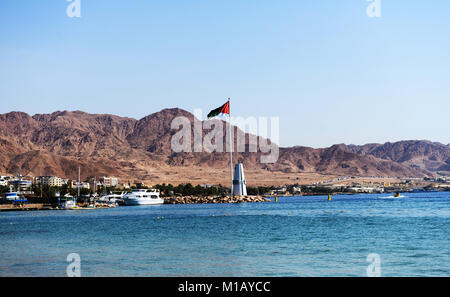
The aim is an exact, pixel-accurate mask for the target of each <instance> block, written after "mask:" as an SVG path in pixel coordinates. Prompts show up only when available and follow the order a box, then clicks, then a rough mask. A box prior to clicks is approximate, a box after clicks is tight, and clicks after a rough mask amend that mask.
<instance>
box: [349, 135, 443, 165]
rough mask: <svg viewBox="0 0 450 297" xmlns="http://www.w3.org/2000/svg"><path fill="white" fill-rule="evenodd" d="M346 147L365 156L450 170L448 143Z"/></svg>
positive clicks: (399, 143) (410, 142) (398, 143)
mask: <svg viewBox="0 0 450 297" xmlns="http://www.w3.org/2000/svg"><path fill="white" fill-rule="evenodd" d="M346 149H347V150H349V151H351V152H354V153H357V154H359V155H363V156H368V155H371V156H374V157H376V158H380V159H383V160H390V161H395V162H397V163H400V164H404V165H408V166H410V167H416V168H421V169H426V170H429V171H439V172H450V150H449V146H448V145H444V144H442V143H438V142H431V141H426V140H421V141H420V140H410V141H399V142H395V143H390V142H387V143H385V144H366V145H362V146H356V145H349V146H346Z"/></svg>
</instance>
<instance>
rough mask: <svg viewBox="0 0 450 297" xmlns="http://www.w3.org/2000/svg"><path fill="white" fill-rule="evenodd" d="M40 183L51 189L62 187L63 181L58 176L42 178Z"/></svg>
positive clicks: (39, 178)
mask: <svg viewBox="0 0 450 297" xmlns="http://www.w3.org/2000/svg"><path fill="white" fill-rule="evenodd" d="M38 183H39V184H41V185H46V186H49V187H61V186H62V185H63V181H62V179H61V178H59V177H57V176H40V177H38Z"/></svg>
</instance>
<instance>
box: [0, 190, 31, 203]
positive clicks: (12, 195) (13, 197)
mask: <svg viewBox="0 0 450 297" xmlns="http://www.w3.org/2000/svg"><path fill="white" fill-rule="evenodd" d="M5 199H6V200H9V201H13V202H27V199H26V198H24V197H22V196H20V194H19V193H18V192H13V190H12V186H10V187H9V192H8V193H5Z"/></svg>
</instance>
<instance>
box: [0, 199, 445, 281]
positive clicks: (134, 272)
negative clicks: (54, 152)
mask: <svg viewBox="0 0 450 297" xmlns="http://www.w3.org/2000/svg"><path fill="white" fill-rule="evenodd" d="M403 195H404V196H406V197H404V198H400V199H389V198H386V197H388V196H390V194H376V195H340V196H334V197H333V200H332V201H327V197H325V196H319V197H293V198H292V197H289V198H279V199H278V203H255V204H240V205H235V204H233V205H232V204H208V205H206V204H204V205H161V206H136V207H119V208H116V209H106V210H77V211H41V212H14V213H12V212H10V213H0V249H1V250H0V251H1V252H0V253H1V254H0V276H66V267H67V265H68V264H69V263H68V262H67V261H66V257H67V255H68V254H70V253H78V254H79V255H80V257H81V275H82V276H366V268H367V266H368V265H369V264H370V263H369V262H367V256H368V255H369V254H371V253H377V254H379V255H380V258H381V273H382V275H383V276H450V262H449V256H450V242H449V227H450V209H449V203H450V193H449V192H441V193H414V194H412V193H411V194H403Z"/></svg>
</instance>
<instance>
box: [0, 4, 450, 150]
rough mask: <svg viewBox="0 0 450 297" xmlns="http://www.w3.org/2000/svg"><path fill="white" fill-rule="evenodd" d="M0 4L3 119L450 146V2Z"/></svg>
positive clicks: (315, 143)
mask: <svg viewBox="0 0 450 297" xmlns="http://www.w3.org/2000/svg"><path fill="white" fill-rule="evenodd" d="M381 3H382V10H381V13H382V15H381V18H369V17H368V16H367V14H366V8H367V6H368V5H369V4H370V3H369V2H367V1H366V0H339V1H337V0H282V1H275V0H271V1H267V0H227V1H224V0H222V1H218V0H189V1H188V0H183V1H181V0H159V1H153V0H146V1H143V0H141V1H139V0H121V1H118V0H81V18H69V17H68V16H67V15H66V8H67V6H68V5H69V4H70V3H69V2H66V1H65V0H46V1H36V0H1V1H0V113H6V112H9V111H13V110H15V111H24V112H27V113H29V114H31V115H33V114H36V113H50V112H54V111H56V110H83V111H86V112H90V113H111V114H117V115H121V116H127V117H132V118H136V119H139V118H142V117H144V116H146V115H148V114H150V113H153V112H156V111H159V110H161V109H163V108H169V107H180V108H183V109H186V110H188V111H191V112H192V111H193V110H194V109H195V108H202V109H203V110H204V113H205V114H206V113H207V112H208V111H209V110H211V109H213V108H216V107H218V106H220V105H221V104H223V103H224V101H225V100H224V98H225V97H232V100H233V101H232V112H233V114H234V115H236V116H244V117H247V116H257V117H259V116H278V117H280V129H281V133H280V144H281V145H283V146H292V145H304V146H312V147H325V146H329V145H332V144H335V143H347V144H350V143H354V144H363V143H369V142H386V141H398V140H406V139H428V140H432V141H440V142H443V143H446V144H447V143H450V132H449V131H450V129H449V128H450V116H449V115H450V17H449V16H450V1H448V0H431V1H418V0H381Z"/></svg>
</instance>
